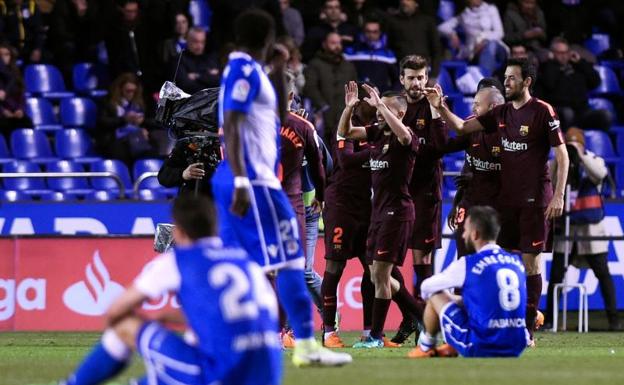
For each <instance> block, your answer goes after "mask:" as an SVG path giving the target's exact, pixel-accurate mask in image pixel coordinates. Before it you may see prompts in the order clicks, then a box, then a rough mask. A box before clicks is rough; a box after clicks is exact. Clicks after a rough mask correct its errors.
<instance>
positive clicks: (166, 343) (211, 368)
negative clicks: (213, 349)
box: [136, 322, 282, 385]
mask: <svg viewBox="0 0 624 385" xmlns="http://www.w3.org/2000/svg"><path fill="white" fill-rule="evenodd" d="M276 338H277V336H276ZM136 344H137V350H138V353H139V354H140V355H141V357H142V358H143V361H144V363H145V373H146V376H145V377H146V378H145V380H147V381H140V382H139V383H147V384H150V385H172V384H179V385H205V384H241V385H251V384H267V385H278V384H279V383H280V381H281V374H282V369H281V366H282V360H281V349H280V348H279V347H278V346H276V347H273V348H270V347H265V348H258V349H249V350H247V351H246V352H244V353H243V354H242V355H240V356H238V357H237V359H236V360H234V364H224V363H225V362H227V361H226V360H223V359H222V358H219V357H207V356H206V355H205V354H203V353H202V352H200V350H199V349H198V348H197V347H194V346H191V345H189V344H188V343H186V342H185V341H184V340H183V339H182V338H181V337H180V336H179V335H178V334H176V333H175V332H173V331H171V330H168V329H166V328H165V327H163V326H162V325H160V324H159V323H157V322H147V323H145V324H143V326H142V327H141V329H140V331H139V333H138V336H137V341H136ZM239 354H240V353H239ZM230 358H231V357H230ZM219 360H221V364H220V363H219ZM236 362H238V363H239V365H238V366H236ZM240 363H244V366H243V365H240ZM227 365H231V367H230V366H227Z"/></svg>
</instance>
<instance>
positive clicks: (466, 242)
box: [464, 239, 477, 254]
mask: <svg viewBox="0 0 624 385" xmlns="http://www.w3.org/2000/svg"><path fill="white" fill-rule="evenodd" d="M464 245H466V252H468V254H474V253H476V252H477V249H476V248H475V246H474V244H473V243H472V242H471V241H470V239H466V240H464Z"/></svg>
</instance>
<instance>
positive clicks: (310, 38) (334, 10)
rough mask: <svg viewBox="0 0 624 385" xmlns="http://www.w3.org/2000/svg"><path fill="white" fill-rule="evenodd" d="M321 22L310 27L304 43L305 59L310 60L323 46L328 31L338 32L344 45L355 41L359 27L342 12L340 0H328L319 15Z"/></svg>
mask: <svg viewBox="0 0 624 385" xmlns="http://www.w3.org/2000/svg"><path fill="white" fill-rule="evenodd" d="M319 19H320V23H319V24H317V25H315V26H314V27H312V28H310V30H309V31H308V34H307V36H306V40H305V42H304V44H303V48H302V53H303V58H304V60H306V61H307V60H310V59H311V58H312V57H313V56H314V55H315V53H316V52H317V51H318V50H319V49H320V48H321V45H322V44H323V41H324V39H325V37H326V36H327V34H328V33H330V32H334V33H336V34H338V36H339V37H340V40H341V44H342V46H345V45H350V44H352V43H353V42H354V41H355V36H356V35H357V32H358V30H357V27H355V26H354V25H352V24H350V23H348V22H347V21H346V20H347V15H345V14H344V13H343V12H342V7H341V5H340V1H339V0H327V1H325V5H324V6H323V9H322V11H321V15H320V17H319Z"/></svg>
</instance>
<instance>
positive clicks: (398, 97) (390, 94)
mask: <svg viewBox="0 0 624 385" xmlns="http://www.w3.org/2000/svg"><path fill="white" fill-rule="evenodd" d="M381 97H382V98H388V99H392V103H395V104H396V106H397V107H399V108H400V109H401V110H407V98H406V97H405V94H404V93H402V92H397V91H386V92H384V93H383V94H382V95H381Z"/></svg>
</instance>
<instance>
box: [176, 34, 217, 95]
mask: <svg viewBox="0 0 624 385" xmlns="http://www.w3.org/2000/svg"><path fill="white" fill-rule="evenodd" d="M205 48H206V32H205V31H204V30H203V29H201V28H197V27H193V28H191V29H190V30H189V33H188V39H187V49H186V51H184V53H183V54H182V59H181V60H180V70H179V72H178V75H177V76H176V82H177V84H178V86H179V87H180V88H181V89H182V90H184V91H185V92H188V93H190V94H194V93H195V92H197V91H199V90H202V89H204V88H209V87H218V86H219V61H218V60H217V58H216V57H214V56H212V55H210V54H209V53H206V52H205ZM172 64H173V66H172V72H173V71H175V67H176V64H177V63H176V62H175V61H174V62H172Z"/></svg>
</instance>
